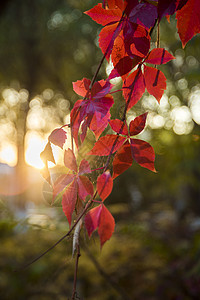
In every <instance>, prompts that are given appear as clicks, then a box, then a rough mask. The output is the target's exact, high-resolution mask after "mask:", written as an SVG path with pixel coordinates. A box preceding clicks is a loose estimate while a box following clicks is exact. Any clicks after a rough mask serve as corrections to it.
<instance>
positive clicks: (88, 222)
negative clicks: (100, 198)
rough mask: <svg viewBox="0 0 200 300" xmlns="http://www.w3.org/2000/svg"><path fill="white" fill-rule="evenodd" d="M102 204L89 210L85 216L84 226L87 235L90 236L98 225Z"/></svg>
mask: <svg viewBox="0 0 200 300" xmlns="http://www.w3.org/2000/svg"><path fill="white" fill-rule="evenodd" d="M101 209H102V206H101V205H99V206H97V207H94V208H92V209H90V210H89V212H88V213H87V214H86V216H85V228H86V230H87V232H88V235H89V237H91V235H92V233H93V231H95V230H96V229H97V227H98V226H99V220H100V215H101Z"/></svg>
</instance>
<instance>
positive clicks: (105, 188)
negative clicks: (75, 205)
mask: <svg viewBox="0 0 200 300" xmlns="http://www.w3.org/2000/svg"><path fill="white" fill-rule="evenodd" d="M112 188H113V179H112V177H111V175H110V172H109V171H108V170H107V171H106V172H104V173H103V174H101V175H99V177H98V178H97V192H98V194H99V197H100V198H101V199H102V201H104V200H105V199H106V198H107V197H108V196H109V195H110V193H111V192H112Z"/></svg>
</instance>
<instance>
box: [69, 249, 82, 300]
mask: <svg viewBox="0 0 200 300" xmlns="http://www.w3.org/2000/svg"><path fill="white" fill-rule="evenodd" d="M80 256H81V253H80V246H79V244H78V245H77V253H76V265H75V270H74V285H73V292H72V297H71V300H74V299H75V297H76V294H77V293H76V284H77V274H78V262H79V258H80Z"/></svg>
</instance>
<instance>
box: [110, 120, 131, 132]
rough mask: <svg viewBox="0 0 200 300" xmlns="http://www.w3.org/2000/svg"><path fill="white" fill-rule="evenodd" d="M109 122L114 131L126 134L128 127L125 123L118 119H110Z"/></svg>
mask: <svg viewBox="0 0 200 300" xmlns="http://www.w3.org/2000/svg"><path fill="white" fill-rule="evenodd" d="M109 124H110V126H111V128H112V130H114V131H115V132H116V133H119V134H123V135H128V127H127V124H126V123H124V122H122V121H121V120H119V119H115V120H110V121H109Z"/></svg>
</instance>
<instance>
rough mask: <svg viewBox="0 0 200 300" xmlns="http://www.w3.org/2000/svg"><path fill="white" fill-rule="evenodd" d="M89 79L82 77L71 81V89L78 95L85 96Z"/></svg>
mask: <svg viewBox="0 0 200 300" xmlns="http://www.w3.org/2000/svg"><path fill="white" fill-rule="evenodd" d="M90 83H91V80H89V79H87V78H83V79H82V80H77V81H76V82H72V84H73V90H74V92H76V93H77V94H78V95H80V96H82V97H85V95H86V94H87V92H88V90H89V86H90Z"/></svg>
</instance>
